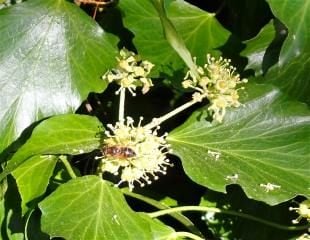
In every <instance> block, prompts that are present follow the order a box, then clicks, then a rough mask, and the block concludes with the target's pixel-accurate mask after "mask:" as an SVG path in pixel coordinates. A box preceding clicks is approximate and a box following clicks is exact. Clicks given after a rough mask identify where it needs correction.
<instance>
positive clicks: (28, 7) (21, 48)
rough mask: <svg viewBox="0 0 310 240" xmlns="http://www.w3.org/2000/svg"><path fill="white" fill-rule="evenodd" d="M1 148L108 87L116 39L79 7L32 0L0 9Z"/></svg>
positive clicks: (58, 1) (52, 0)
mask: <svg viewBox="0 0 310 240" xmlns="http://www.w3.org/2000/svg"><path fill="white" fill-rule="evenodd" d="M0 36H1V41H0V88H1V98H0V137H1V141H0V151H2V150H3V149H4V148H6V147H7V146H8V145H10V144H11V143H12V141H14V140H15V139H16V138H17V137H18V136H19V135H20V133H21V132H22V131H23V130H24V129H25V128H26V127H28V126H29V125H30V124H31V123H33V122H35V121H37V120H39V119H42V118H44V117H47V116H51V115H55V114H61V113H70V112H73V111H75V110H76V109H77V108H78V106H79V105H80V104H81V102H82V100H83V99H85V98H86V97H87V95H88V94H89V92H91V91H93V92H100V91H103V90H104V88H105V87H106V84H105V83H104V82H103V81H102V80H101V75H102V74H104V73H105V71H106V70H107V68H109V67H110V66H113V64H114V61H115V58H114V56H115V55H116V49H115V45H116V39H115V38H114V37H111V35H109V34H107V33H105V32H104V31H103V30H102V28H100V27H99V25H97V24H96V23H95V22H94V21H93V20H92V19H91V18H90V17H89V16H87V15H86V14H85V13H84V12H83V11H81V10H80V9H79V8H78V7H77V6H76V5H74V4H72V3H69V2H68V1H65V0H45V1H41V0H32V1H26V2H24V3H21V4H16V5H14V6H12V7H9V8H6V9H3V10H1V11H0Z"/></svg>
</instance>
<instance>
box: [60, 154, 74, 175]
mask: <svg viewBox="0 0 310 240" xmlns="http://www.w3.org/2000/svg"><path fill="white" fill-rule="evenodd" d="M59 159H60V160H61V161H62V163H63V164H64V165H65V168H66V169H67V172H68V174H69V175H70V177H71V178H72V179H74V178H76V177H77V176H76V175H75V173H74V171H73V169H72V167H71V165H70V163H69V161H68V159H67V156H60V157H59Z"/></svg>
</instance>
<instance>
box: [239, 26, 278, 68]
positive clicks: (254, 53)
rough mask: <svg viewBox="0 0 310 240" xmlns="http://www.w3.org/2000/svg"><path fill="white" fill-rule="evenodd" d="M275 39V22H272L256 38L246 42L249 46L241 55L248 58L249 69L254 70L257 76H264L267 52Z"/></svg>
mask: <svg viewBox="0 0 310 240" xmlns="http://www.w3.org/2000/svg"><path fill="white" fill-rule="evenodd" d="M274 37H275V29H274V24H273V21H271V22H269V23H268V24H267V25H266V26H264V27H263V28H262V30H261V31H260V33H259V34H258V35H257V36H256V37H254V38H252V39H250V40H248V41H245V42H244V43H245V44H246V45H247V46H246V49H245V50H244V51H242V52H241V54H242V55H243V56H245V57H247V58H248V64H247V67H246V68H247V69H253V70H254V71H255V72H256V74H263V70H264V66H263V63H264V58H265V56H266V50H267V48H268V46H269V45H270V43H271V42H272V40H273V39H274Z"/></svg>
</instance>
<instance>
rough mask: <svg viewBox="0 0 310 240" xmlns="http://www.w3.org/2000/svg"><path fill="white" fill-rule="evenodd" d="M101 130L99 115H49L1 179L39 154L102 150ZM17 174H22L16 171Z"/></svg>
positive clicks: (10, 161) (14, 156)
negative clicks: (100, 146) (100, 148)
mask: <svg viewBox="0 0 310 240" xmlns="http://www.w3.org/2000/svg"><path fill="white" fill-rule="evenodd" d="M101 131H103V127H102V124H101V123H100V121H99V120H98V119H97V118H95V117H90V116H86V115H77V114H66V115H59V116H55V117H52V118H49V119H47V120H45V121H43V122H42V123H41V124H39V125H38V126H37V127H36V128H35V129H34V131H33V133H32V135H31V137H30V138H29V140H28V141H27V142H26V143H25V144H24V145H23V146H22V147H20V148H19V149H18V151H17V152H16V153H15V154H14V155H13V157H12V158H11V159H10V160H9V161H8V164H7V166H6V168H5V169H4V171H3V172H2V173H1V174H0V181H1V180H2V179H3V178H4V177H5V176H6V175H8V174H10V173H11V172H12V171H14V170H15V169H17V168H18V167H19V166H20V165H21V164H22V163H24V162H25V161H26V160H30V158H32V157H34V156H36V155H52V154H55V155H59V154H70V155H78V154H82V153H86V152H90V151H93V150H94V149H98V148H99V145H100V141H101V139H100V137H101V136H100V132H101ZM32 167H35V165H33V166H32ZM37 174H38V173H37ZM14 176H15V177H20V175H19V174H17V173H16V172H15V174H14Z"/></svg>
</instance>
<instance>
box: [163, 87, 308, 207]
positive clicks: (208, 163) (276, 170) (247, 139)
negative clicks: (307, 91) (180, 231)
mask: <svg viewBox="0 0 310 240" xmlns="http://www.w3.org/2000/svg"><path fill="white" fill-rule="evenodd" d="M244 95H245V96H246V99H243V100H242V102H243V103H244V106H242V107H239V108H238V109H231V110H230V111H228V113H227V114H226V116H225V119H224V122H223V123H222V124H219V123H215V122H214V123H209V122H207V121H206V120H205V118H204V117H203V116H201V114H200V113H199V112H195V113H194V114H193V115H192V116H191V117H190V118H189V120H187V121H186V122H185V124H183V125H182V126H180V127H179V128H177V129H176V130H174V131H173V132H172V133H171V134H170V135H169V137H168V141H169V143H170V144H171V145H172V148H173V150H174V152H175V154H176V155H178V156H179V157H180V158H181V160H182V163H183V166H184V169H185V172H186V173H187V174H188V176H190V177H191V178H192V179H193V180H194V181H195V182H197V183H199V184H201V185H204V186H206V187H209V188H211V189H213V190H216V191H221V192H225V186H226V185H229V184H233V183H237V184H240V185H241V186H242V188H243V189H244V191H245V192H246V194H247V195H248V196H249V197H250V198H254V199H257V200H261V201H265V202H267V203H269V204H272V205H273V204H277V203H280V202H283V201H285V200H288V199H291V198H293V197H294V196H296V195H299V194H300V195H305V196H309V195H310V190H309V181H310V175H309V171H310V162H309V158H310V149H309V144H310V112H309V110H308V109H307V108H306V107H305V106H304V105H303V104H300V103H298V102H290V101H288V100H287V99H286V97H285V96H283V95H282V94H281V92H280V91H279V90H278V89H276V88H271V87H269V86H265V85H256V84H254V85H250V84H247V86H246V90H245V93H244Z"/></svg>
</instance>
